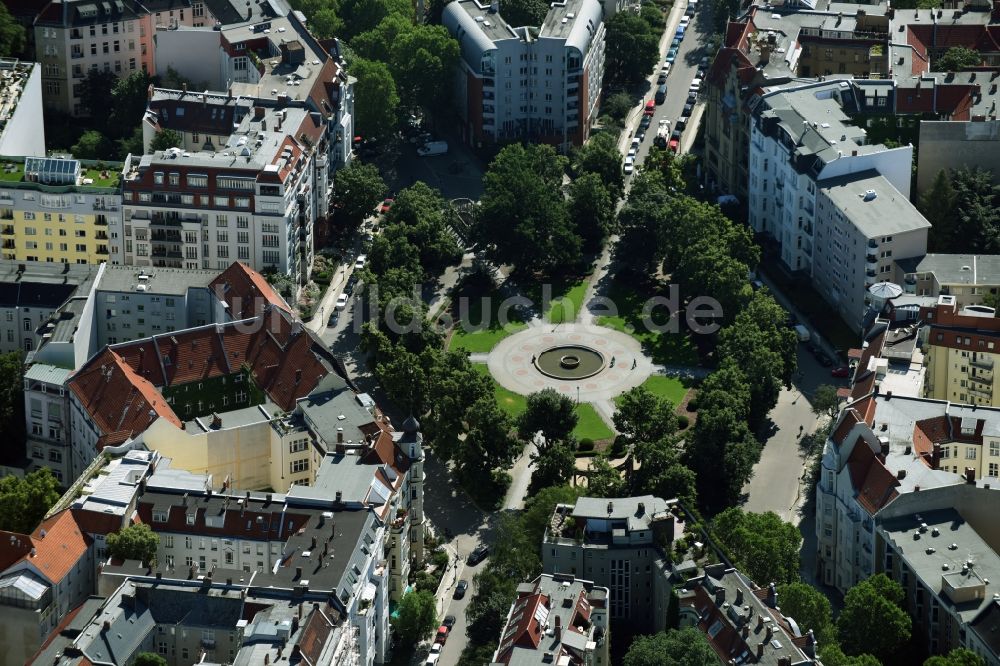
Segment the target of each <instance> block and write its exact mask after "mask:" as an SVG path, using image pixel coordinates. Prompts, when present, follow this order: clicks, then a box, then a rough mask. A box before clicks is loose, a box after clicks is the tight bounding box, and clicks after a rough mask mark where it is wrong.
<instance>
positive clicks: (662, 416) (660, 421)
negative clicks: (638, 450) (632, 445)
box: [612, 386, 677, 442]
mask: <svg viewBox="0 0 1000 666" xmlns="http://www.w3.org/2000/svg"><path fill="white" fill-rule="evenodd" d="M616 402H617V408H616V409H615V413H614V416H613V417H612V420H613V421H614V424H615V430H617V431H618V432H619V433H620V434H621V435H622V436H623V437H626V438H628V439H629V440H630V441H633V442H637V441H640V440H644V441H651V440H658V439H660V438H663V437H668V436H670V435H672V434H673V433H674V432H676V431H677V416H676V415H675V414H674V406H673V404H671V402H670V401H669V400H667V399H666V398H659V397H657V396H655V395H653V394H652V393H651V392H650V391H649V390H648V389H646V388H645V387H643V386H636V387H635V388H632V389H629V390H628V391H626V392H625V393H623V394H622V395H620V396H619V397H618V399H617V400H616Z"/></svg>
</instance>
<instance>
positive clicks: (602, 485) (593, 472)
mask: <svg viewBox="0 0 1000 666" xmlns="http://www.w3.org/2000/svg"><path fill="white" fill-rule="evenodd" d="M625 489H626V485H625V479H623V478H622V473H621V472H619V471H618V470H617V469H615V468H614V467H612V466H611V463H609V462H608V459H607V457H606V456H600V455H598V456H594V457H593V458H592V459H591V460H590V469H589V470H588V472H587V496H588V497H624V496H625V495H626V492H625Z"/></svg>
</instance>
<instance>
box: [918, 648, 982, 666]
mask: <svg viewBox="0 0 1000 666" xmlns="http://www.w3.org/2000/svg"><path fill="white" fill-rule="evenodd" d="M985 665H986V661H985V660H983V658H982V657H980V656H979V655H978V654H976V653H975V652H973V651H972V650H967V649H966V648H955V649H953V650H952V651H951V652H949V653H948V654H945V655H935V656H933V657H931V658H929V659H928V660H927V661H925V662H924V666H985Z"/></svg>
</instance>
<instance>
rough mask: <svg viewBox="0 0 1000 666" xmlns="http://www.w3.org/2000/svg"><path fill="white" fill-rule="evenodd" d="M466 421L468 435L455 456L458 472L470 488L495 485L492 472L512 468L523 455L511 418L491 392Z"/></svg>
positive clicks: (471, 409)
mask: <svg viewBox="0 0 1000 666" xmlns="http://www.w3.org/2000/svg"><path fill="white" fill-rule="evenodd" d="M477 374H478V373H477ZM465 421H466V423H467V425H468V433H467V434H466V436H465V440H464V442H462V446H461V447H460V448H459V450H458V453H457V454H456V456H455V463H456V464H455V467H456V471H457V473H458V476H459V478H462V479H464V481H465V483H466V484H467V485H474V484H475V485H480V486H483V487H485V486H487V485H488V484H489V483H491V482H492V472H493V470H496V469H498V468H499V469H507V468H509V467H510V465H511V463H512V462H513V461H514V459H515V458H516V457H517V455H518V454H519V453H520V452H521V443H520V442H519V441H518V440H517V439H516V438H515V437H513V436H512V430H513V424H512V423H511V420H510V417H509V416H507V414H506V413H505V412H504V411H503V410H501V409H500V406H499V405H497V401H496V397H494V396H493V395H492V392H491V394H490V395H488V396H484V397H481V398H480V399H479V400H477V401H476V402H475V403H473V404H472V406H471V407H469V409H468V411H467V412H466V414H465Z"/></svg>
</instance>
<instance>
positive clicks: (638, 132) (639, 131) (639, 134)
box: [635, 127, 646, 143]
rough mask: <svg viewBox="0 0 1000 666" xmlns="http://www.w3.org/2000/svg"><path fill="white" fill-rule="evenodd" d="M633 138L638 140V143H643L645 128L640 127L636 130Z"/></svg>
mask: <svg viewBox="0 0 1000 666" xmlns="http://www.w3.org/2000/svg"><path fill="white" fill-rule="evenodd" d="M635 138H637V139H639V143H642V142H643V141H645V140H646V128H645V127H640V128H639V129H637V130H636V131H635Z"/></svg>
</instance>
